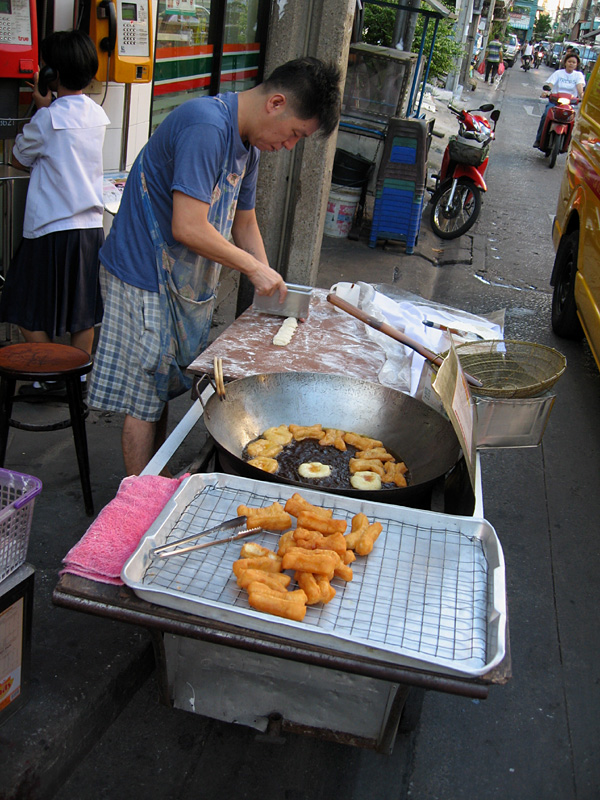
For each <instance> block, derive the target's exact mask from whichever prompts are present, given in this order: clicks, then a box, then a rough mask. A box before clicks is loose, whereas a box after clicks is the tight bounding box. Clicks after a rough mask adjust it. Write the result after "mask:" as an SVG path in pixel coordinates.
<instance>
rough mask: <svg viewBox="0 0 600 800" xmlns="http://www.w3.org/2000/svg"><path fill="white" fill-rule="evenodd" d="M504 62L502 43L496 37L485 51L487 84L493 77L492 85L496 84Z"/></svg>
mask: <svg viewBox="0 0 600 800" xmlns="http://www.w3.org/2000/svg"><path fill="white" fill-rule="evenodd" d="M501 62H502V42H501V41H500V40H499V39H498V37H497V36H495V37H494V38H493V39H492V41H491V42H489V44H488V46H487V50H486V51H485V83H487V82H488V78H489V77H490V75H491V76H492V77H491V80H490V83H494V81H495V80H496V75H497V74H498V68H499V66H500V64H501Z"/></svg>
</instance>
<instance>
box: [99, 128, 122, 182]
mask: <svg viewBox="0 0 600 800" xmlns="http://www.w3.org/2000/svg"><path fill="white" fill-rule="evenodd" d="M102 159H103V164H104V171H105V172H110V171H115V170H118V169H119V168H120V161H121V128H108V129H107V131H106V135H105V137H104V147H103V148H102Z"/></svg>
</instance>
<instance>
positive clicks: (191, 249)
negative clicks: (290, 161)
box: [88, 57, 341, 475]
mask: <svg viewBox="0 0 600 800" xmlns="http://www.w3.org/2000/svg"><path fill="white" fill-rule="evenodd" d="M340 107H341V93H340V72H339V70H338V69H337V67H335V66H333V65H328V64H324V63H323V62H322V61H320V60H318V59H316V58H308V57H306V58H299V59H295V60H294V61H290V62H287V63H286V64H283V65H281V66H280V67H278V68H277V69H275V70H274V72H273V73H272V74H271V75H270V77H269V78H267V80H266V81H264V83H262V84H259V85H258V86H254V87H252V88H251V89H247V90H245V91H242V92H240V93H239V94H236V93H233V92H228V93H225V94H218V95H216V96H214V97H208V96H206V97H200V98H195V99H193V100H189V101H187V102H186V103H183V104H182V105H181V106H179V107H178V108H176V109H175V110H174V111H172V112H171V113H170V114H169V116H168V117H167V118H166V119H165V120H164V121H163V122H162V123H161V125H160V126H159V127H158V128H157V130H156V131H155V133H154V134H153V135H152V136H151V137H150V139H149V140H148V142H147V144H146V145H145V147H144V148H143V149H142V151H141V152H140V154H139V155H138V157H137V158H136V160H135V162H134V164H133V166H132V168H131V171H130V173H129V177H128V179H127V183H126V185H125V190H124V192H123V197H122V200H121V205H120V208H119V211H118V213H117V215H116V217H115V219H114V222H113V225H112V229H111V231H110V233H109V235H108V237H107V239H106V244H105V245H104V247H103V248H102V251H101V253H100V261H101V270H100V280H101V284H102V295H103V299H104V305H105V312H104V318H103V321H102V329H101V333H100V339H99V342H98V348H97V352H96V358H95V361H94V368H93V370H92V374H91V378H90V389H89V395H88V402H89V405H90V406H92V407H94V408H100V409H105V410H109V411H117V412H121V413H124V414H125V419H124V423H123V433H122V440H121V441H122V449H123V458H124V462H125V470H126V473H127V475H136V474H139V473H140V472H141V471H142V470H143V468H144V467H145V466H146V464H147V463H148V461H150V459H151V458H152V456H153V455H154V453H155V452H156V451H157V450H158V448H159V447H160V445H161V444H162V443H163V442H164V440H165V437H166V430H167V414H168V401H169V400H171V399H173V398H174V397H177V396H179V395H181V394H183V393H184V392H186V391H188V390H189V388H190V387H191V378H190V376H189V375H186V374H185V369H186V367H187V366H189V364H190V363H191V362H192V361H193V360H194V359H195V358H196V357H197V356H198V354H199V353H200V352H201V351H202V350H203V349H204V348H205V347H206V345H207V343H208V335H209V331H210V324H211V319H212V313H213V306H214V302H215V296H216V290H217V285H218V281H219V274H220V270H221V266H224V267H228V268H230V269H235V270H238V271H239V272H240V273H242V274H244V275H246V276H247V277H248V278H249V279H250V281H251V282H252V284H253V285H254V287H255V289H256V291H257V292H258V293H259V294H260V295H269V296H272V295H274V294H277V293H278V294H279V297H280V299H281V300H283V299H284V297H285V294H286V291H287V289H286V286H285V283H284V282H283V278H282V277H281V275H279V273H277V272H276V271H275V270H274V269H271V267H270V266H269V263H268V259H267V254H266V251H265V247H264V244H263V239H262V236H261V234H260V230H259V228H258V224H257V220H256V213H255V209H254V206H255V198H256V179H257V174H258V164H259V156H260V152H261V151H267V152H269V151H278V150H281V149H285V150H292V149H293V147H294V146H295V145H296V144H297V142H298V141H300V140H301V139H304V138H306V137H308V136H311V135H312V134H314V133H316V132H317V131H319V132H320V133H321V135H323V136H329V135H331V133H333V131H334V130H336V128H337V124H338V121H339V115H340ZM230 235H231V239H232V240H233V241H230Z"/></svg>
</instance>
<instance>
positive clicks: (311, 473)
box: [298, 461, 331, 478]
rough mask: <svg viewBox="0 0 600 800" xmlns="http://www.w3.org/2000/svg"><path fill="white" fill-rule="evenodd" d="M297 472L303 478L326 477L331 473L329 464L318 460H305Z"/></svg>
mask: <svg viewBox="0 0 600 800" xmlns="http://www.w3.org/2000/svg"><path fill="white" fill-rule="evenodd" d="M298 474H299V475H300V476H301V477H303V478H328V477H329V476H330V475H331V467H330V466H329V464H321V462H320V461H307V462H306V463H305V464H300V466H299V467H298Z"/></svg>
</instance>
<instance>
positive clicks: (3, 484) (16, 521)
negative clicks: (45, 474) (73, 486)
mask: <svg viewBox="0 0 600 800" xmlns="http://www.w3.org/2000/svg"><path fill="white" fill-rule="evenodd" d="M41 491H42V482H41V481H40V480H39V479H38V478H34V477H33V476H32V475H24V474H22V473H20V472H13V471H12V470H8V469H0V581H3V580H4V579H5V578H7V577H8V576H9V575H10V573H11V572H14V571H15V570H16V569H18V568H19V567H20V566H21V564H23V562H24V561H25V558H26V557H27V546H28V544H29V532H30V530H31V520H32V517H33V506H34V502H35V498H36V497H37V495H38V494H39V493H40V492H41Z"/></svg>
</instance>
